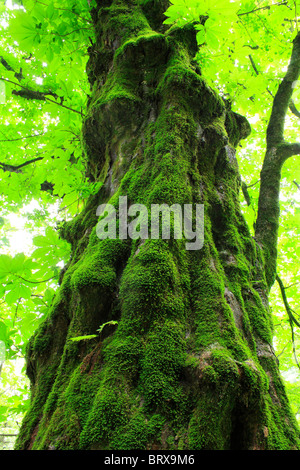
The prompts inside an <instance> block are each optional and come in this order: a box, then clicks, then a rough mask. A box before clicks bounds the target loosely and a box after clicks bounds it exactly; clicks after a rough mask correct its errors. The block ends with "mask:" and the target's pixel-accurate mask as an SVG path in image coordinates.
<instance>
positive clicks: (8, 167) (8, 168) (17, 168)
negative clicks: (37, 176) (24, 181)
mask: <svg viewBox="0 0 300 470" xmlns="http://www.w3.org/2000/svg"><path fill="white" fill-rule="evenodd" d="M43 158H44V157H37V158H33V159H32V160H28V161H27V162H24V163H22V164H21V165H9V164H7V163H2V162H0V168H1V170H3V171H9V172H11V173H22V170H21V168H23V167H25V166H27V165H30V164H31V163H35V162H38V161H40V160H43Z"/></svg>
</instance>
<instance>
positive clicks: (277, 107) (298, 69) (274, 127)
mask: <svg viewBox="0 0 300 470" xmlns="http://www.w3.org/2000/svg"><path fill="white" fill-rule="evenodd" d="M299 75H300V33H298V34H297V36H296V37H295V39H294V41H293V50H292V55H291V59H290V63H289V66H288V70H287V72H286V74H285V76H284V78H283V80H282V82H281V83H280V85H279V87H278V90H277V93H276V95H275V97H274V102H273V107H272V113H271V117H270V120H269V125H268V128H267V147H269V148H270V147H273V146H277V145H278V144H281V143H282V142H283V141H284V122H285V117H286V114H287V111H288V109H289V105H290V101H291V99H292V94H293V87H294V83H295V82H296V81H297V80H298V78H299Z"/></svg>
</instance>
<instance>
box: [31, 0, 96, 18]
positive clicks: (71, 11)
mask: <svg viewBox="0 0 300 470" xmlns="http://www.w3.org/2000/svg"><path fill="white" fill-rule="evenodd" d="M36 3H39V4H40V5H44V6H45V7H48V6H49V5H48V4H47V3H44V2H40V1H39V0H36ZM55 10H62V11H68V12H70V13H73V15H76V16H78V18H80V19H82V20H83V21H85V22H88V23H90V20H89V19H88V18H84V17H83V16H81V15H79V13H76V11H73V10H70V9H69V8H61V7H57V6H55Z"/></svg>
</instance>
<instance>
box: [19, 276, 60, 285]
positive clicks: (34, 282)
mask: <svg viewBox="0 0 300 470" xmlns="http://www.w3.org/2000/svg"><path fill="white" fill-rule="evenodd" d="M15 276H16V277H18V278H19V279H22V281H25V282H28V283H29V284H42V283H43V282H48V281H52V279H56V278H57V276H52V277H50V278H49V279H44V280H43V281H29V280H28V279H24V277H22V276H19V275H18V274H15Z"/></svg>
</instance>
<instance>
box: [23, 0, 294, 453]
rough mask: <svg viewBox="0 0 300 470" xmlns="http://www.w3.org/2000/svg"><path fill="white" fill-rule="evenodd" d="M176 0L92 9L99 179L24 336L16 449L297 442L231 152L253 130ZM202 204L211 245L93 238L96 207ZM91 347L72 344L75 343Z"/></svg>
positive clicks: (88, 138) (92, 126) (93, 146)
mask: <svg viewBox="0 0 300 470" xmlns="http://www.w3.org/2000/svg"><path fill="white" fill-rule="evenodd" d="M167 4H168V2H165V1H155V0H148V1H144V2H138V1H130V2H129V1H126V2H125V1H124V2H123V1H101V2H99V8H98V9H97V10H95V11H94V12H93V18H94V22H95V29H96V43H95V45H94V46H93V47H92V49H91V50H90V61H89V64H88V75H89V79H90V82H91V97H90V102H89V107H88V110H87V115H86V119H85V122H84V123H83V131H82V137H83V144H84V152H85V158H86V163H87V168H88V171H89V174H90V177H91V179H94V180H97V181H102V182H103V186H102V188H101V190H100V191H99V194H97V195H96V196H93V197H92V198H91V199H90V201H89V203H88V204H87V207H86V209H85V210H84V211H83V213H82V214H81V215H80V216H78V217H77V218H76V219H75V220H73V221H72V222H70V223H68V224H67V225H66V226H65V227H64V229H63V231H62V236H63V237H65V238H66V239H67V240H68V241H70V243H71V244H72V248H73V252H72V258H71V260H70V264H69V266H68V269H67V270H66V272H65V274H64V276H63V279H62V284H61V287H60V290H59V292H58V295H57V298H56V301H55V304H54V306H53V308H52V311H51V313H50V315H49V317H48V318H47V319H46V320H45V322H44V323H43V324H42V326H41V327H40V329H39V330H38V331H37V332H36V334H35V335H34V337H33V338H32V339H31V341H30V344H29V348H28V358H27V364H28V375H29V377H30V379H31V382H32V404H31V408H30V411H29V412H28V414H27V415H26V417H25V419H24V422H23V426H22V430H21V433H20V436H19V438H18V442H17V449H70V450H71V449H115V450H117V449H193V450H196V449H233V450H238V449H296V448H298V446H299V444H298V437H299V434H298V429H297V426H296V424H295V420H294V417H293V416H292V414H291V412H290V409H289V405H288V401H287V398H286V394H285V391H284V387H283V384H282V381H281V378H280V376H279V372H278V364H277V361H276V357H275V355H274V352H273V349H272V346H271V342H272V321H271V316H270V312H269V308H268V298H267V293H268V286H267V283H266V279H265V272H264V263H263V259H262V255H261V252H260V249H259V247H258V246H257V245H256V243H255V241H254V240H253V239H252V237H251V236H250V233H249V231H248V228H247V226H246V223H245V221H244V219H243V217H242V215H241V210H240V206H239V190H240V177H239V171H238V163H237V160H236V156H235V147H236V145H237V144H238V142H239V140H240V139H242V138H245V137H246V136H247V135H248V133H249V131H250V129H249V126H248V124H247V121H246V120H245V119H244V118H242V117H241V116H239V115H236V114H235V113H233V112H232V111H231V110H230V108H229V107H228V106H227V104H226V102H225V101H224V100H223V99H222V98H220V97H219V96H218V95H217V94H216V93H215V92H214V91H213V90H212V89H211V88H210V87H209V86H208V85H207V83H206V81H205V78H204V77H202V76H201V73H200V71H199V69H198V68H197V66H196V64H194V62H193V57H194V55H195V52H196V49H197V45H196V41H195V32H194V29H193V27H192V26H189V27H185V28H177V27H172V28H169V29H168V28H166V27H165V26H163V25H162V21H163V11H164V10H165V8H166V7H167ZM119 196H127V197H128V201H129V204H131V203H143V204H145V205H146V206H148V207H150V205H151V204H154V203H156V204H160V203H165V204H169V205H171V204H174V203H177V204H186V203H194V204H195V203H200V204H204V206H205V242H204V246H203V248H202V249H201V250H198V251H188V250H186V247H185V243H184V240H173V239H171V240H161V239H160V240H151V239H149V240H130V239H129V240H102V241H101V240H99V238H98V237H97V235H96V224H97V218H96V210H97V207H98V206H99V204H102V203H104V202H110V203H111V204H115V206H116V207H117V206H118V198H119ZM110 320H114V321H117V322H118V325H117V328H116V327H115V326H114V327H113V326H112V325H111V326H110V327H109V326H106V327H105V328H104V329H103V331H102V332H101V334H100V335H98V337H97V338H94V339H91V340H88V341H87V340H85V341H79V342H72V341H70V338H72V337H76V336H81V335H93V334H96V333H97V329H98V328H99V326H100V325H102V324H104V323H105V322H109V321H110Z"/></svg>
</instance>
